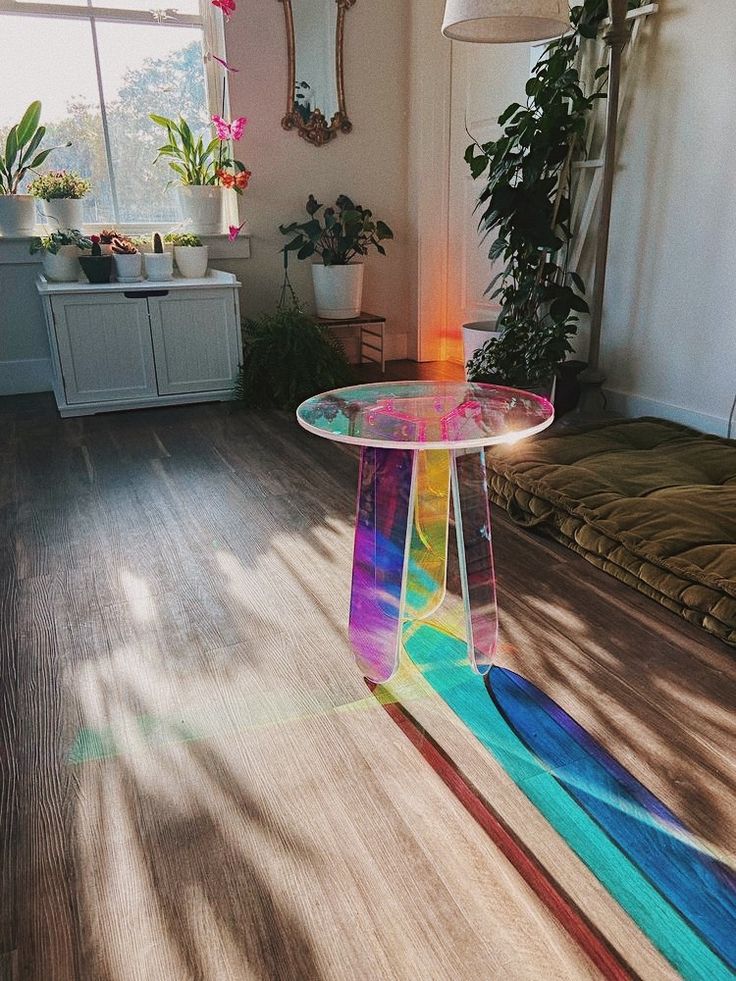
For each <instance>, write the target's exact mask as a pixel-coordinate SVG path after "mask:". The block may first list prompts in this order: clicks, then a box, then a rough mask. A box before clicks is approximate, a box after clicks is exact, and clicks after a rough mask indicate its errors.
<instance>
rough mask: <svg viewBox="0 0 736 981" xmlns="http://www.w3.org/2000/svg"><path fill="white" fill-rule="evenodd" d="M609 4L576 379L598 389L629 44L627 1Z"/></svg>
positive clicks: (601, 380) (600, 376) (600, 377)
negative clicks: (597, 187)
mask: <svg viewBox="0 0 736 981" xmlns="http://www.w3.org/2000/svg"><path fill="white" fill-rule="evenodd" d="M609 2H610V10H611V25H610V27H609V28H608V30H607V31H606V33H605V35H604V38H603V39H604V41H605V42H606V44H607V45H608V48H609V72H608V111H607V116H606V142H605V148H604V155H603V185H602V188H601V207H600V217H599V223H598V238H597V244H596V253H595V283H594V288H593V299H592V302H591V308H590V349H589V353H588V367H587V369H586V370H585V371H584V372H583V373H582V374H581V375H580V381H581V382H582V383H583V384H586V385H588V386H590V387H591V388H596V387H598V388H599V387H600V386H601V385H602V384H603V382H604V381H605V377H604V376H603V375H602V374H601V372H600V370H599V363H600V353H601V325H602V321H603V299H604V297H605V292H606V268H607V265H608V243H609V238H610V231H611V204H612V201H613V183H614V179H615V176H616V135H617V129H618V109H619V96H620V89H621V59H622V55H623V50H624V48H625V47H626V43H627V41H628V40H629V31H628V28H627V26H626V14H627V11H628V0H609Z"/></svg>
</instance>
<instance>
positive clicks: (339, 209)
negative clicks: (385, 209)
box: [279, 194, 394, 320]
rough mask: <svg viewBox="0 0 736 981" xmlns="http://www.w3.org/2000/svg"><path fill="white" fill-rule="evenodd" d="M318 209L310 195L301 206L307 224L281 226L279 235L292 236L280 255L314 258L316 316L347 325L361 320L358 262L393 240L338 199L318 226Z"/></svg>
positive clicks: (369, 216)
mask: <svg viewBox="0 0 736 981" xmlns="http://www.w3.org/2000/svg"><path fill="white" fill-rule="evenodd" d="M322 207H323V206H322V205H321V204H319V203H318V201H317V200H316V198H315V197H314V195H313V194H310V195H309V200H308V201H307V204H306V211H307V215H308V216H309V220H308V221H304V222H297V221H295V222H293V223H292V224H291V225H280V226H279V231H280V232H281V234H282V235H293V236H294V237H293V238H292V240H291V241H290V242H289V243H288V244H287V245H285V246H284V252H296V254H297V258H298V259H309V258H310V257H312V256H314V255H317V256H319V257H320V259H321V260H322V262H321V263H314V264H313V265H312V282H313V283H314V296H315V300H316V303H317V315H318V316H319V317H323V318H324V319H325V320H349V319H350V318H351V317H357V316H358V315H359V314H360V310H361V307H362V301H363V263H362V262H360V261H359V257H361V256H365V255H368V253H369V252H370V250H371V249H375V250H376V252H379V253H380V254H381V255H386V250H385V249H384V247H383V246H382V245H381V242H383V241H385V240H386V239H391V238H393V237H394V233H393V232H392V231H391V229H390V228H389V227H388V225H387V224H386V222H384V221H378V220H376V219H374V218H373V213H372V212H371V211H369V210H368V209H367V208H363V207H362V206H361V205H359V204H353V202H352V201H351V200H350V198H349V197H348V196H347V195H346V194H341V195H340V197H339V198H338V199H337V201H336V202H335V206H334V208H325V211H324V215H323V216H322V217H323V220H322V221H320V219H319V218H318V217H317V213H318V212H319V211H320V210H321V208H322Z"/></svg>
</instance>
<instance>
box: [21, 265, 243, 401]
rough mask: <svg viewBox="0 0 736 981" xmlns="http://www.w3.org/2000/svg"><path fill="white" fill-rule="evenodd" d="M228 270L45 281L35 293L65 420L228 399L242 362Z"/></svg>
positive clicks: (235, 284) (233, 290) (234, 285)
mask: <svg viewBox="0 0 736 981" xmlns="http://www.w3.org/2000/svg"><path fill="white" fill-rule="evenodd" d="M239 285H240V284H239V283H238V282H237V280H236V279H235V277H234V276H233V275H232V274H230V273H223V272H217V271H215V270H211V271H210V273H209V275H208V276H207V277H206V278H205V279H201V280H180V279H175V280H172V281H171V282H170V283H165V284H163V283H161V284H158V283H156V284H154V283H138V284H134V285H129V284H119V283H110V284H106V285H104V286H94V285H91V284H88V283H49V282H47V281H46V280H45V279H44V278H43V277H40V278H39V280H38V284H37V288H38V291H39V293H40V294H41V297H42V300H43V304H44V310H45V313H46V322H47V326H48V331H49V342H50V345H51V355H52V363H53V366H54V392H55V394H56V401H57V405H58V406H59V412H60V413H61V415H63V416H72V415H86V414H90V413H94V412H109V411H111V410H117V409H134V408H142V407H144V406H150V405H172V404H180V403H183V402H203V401H207V400H215V399H219V400H222V399H227V398H231V397H232V390H233V384H234V382H235V380H236V378H237V373H238V367H239V364H240V360H241V351H242V345H241V340H240V313H239V306H238V293H237V289H238V286H239Z"/></svg>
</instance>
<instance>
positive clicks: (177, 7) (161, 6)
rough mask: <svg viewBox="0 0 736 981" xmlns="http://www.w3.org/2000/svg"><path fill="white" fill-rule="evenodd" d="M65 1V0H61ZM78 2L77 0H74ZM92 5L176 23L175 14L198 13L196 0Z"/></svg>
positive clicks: (105, 0)
mask: <svg viewBox="0 0 736 981" xmlns="http://www.w3.org/2000/svg"><path fill="white" fill-rule="evenodd" d="M61 2H62V3H66V2H67V0H61ZM75 2H78V0H75ZM92 5H93V6H94V7H114V8H115V9H116V10H139V11H144V12H145V13H150V14H151V15H152V17H153V16H154V15H155V16H156V19H158V20H160V21H161V22H162V23H166V24H169V23H173V24H175V23H176V15H177V14H187V15H188V16H197V15H198V14H199V2H198V0H178V2H177V3H176V4H172V5H171V6H169V5H168V4H167V3H165V2H164V0H92Z"/></svg>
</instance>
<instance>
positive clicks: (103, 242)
mask: <svg viewBox="0 0 736 981" xmlns="http://www.w3.org/2000/svg"><path fill="white" fill-rule="evenodd" d="M116 238H124V235H123V233H122V232H119V231H118V230H117V228H103V229H102V231H101V232H100V248H101V249H102V254H103V255H104V254H105V253H106V252H109V253H111V254H112V243H113V240H114V239H116Z"/></svg>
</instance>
